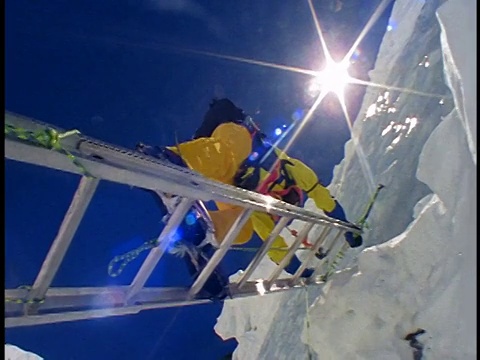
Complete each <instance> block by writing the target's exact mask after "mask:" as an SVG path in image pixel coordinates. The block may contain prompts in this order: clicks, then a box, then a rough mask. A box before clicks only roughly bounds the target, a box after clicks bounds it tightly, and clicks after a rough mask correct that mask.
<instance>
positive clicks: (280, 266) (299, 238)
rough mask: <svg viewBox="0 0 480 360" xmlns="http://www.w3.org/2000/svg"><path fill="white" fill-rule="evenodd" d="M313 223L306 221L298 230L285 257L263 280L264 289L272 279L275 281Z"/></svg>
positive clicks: (269, 284)
mask: <svg viewBox="0 0 480 360" xmlns="http://www.w3.org/2000/svg"><path fill="white" fill-rule="evenodd" d="M313 225H314V224H313V223H307V224H305V226H304V227H303V229H302V230H301V231H300V233H299V234H298V235H297V238H296V239H295V241H294V242H293V244H292V245H291V246H290V248H289V249H288V251H287V253H286V254H285V257H284V258H283V259H282V261H280V264H278V266H277V267H276V268H275V270H273V272H272V274H271V275H270V277H269V278H268V280H266V281H265V287H266V289H267V290H268V289H270V286H271V285H272V283H273V281H275V280H276V279H277V278H278V277H279V276H280V274H281V272H282V270H283V269H284V268H285V266H287V265H288V263H289V262H290V260H291V259H292V257H293V255H294V254H295V251H297V249H298V248H299V247H300V244H301V243H302V240H303V239H304V238H305V237H307V235H308V233H309V231H310V229H311V228H312V227H313Z"/></svg>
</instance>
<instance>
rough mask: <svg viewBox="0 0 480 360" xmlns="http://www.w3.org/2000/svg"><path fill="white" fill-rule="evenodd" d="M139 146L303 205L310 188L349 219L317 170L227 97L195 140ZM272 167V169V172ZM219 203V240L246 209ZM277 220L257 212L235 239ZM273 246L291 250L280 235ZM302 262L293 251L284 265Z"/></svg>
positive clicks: (264, 231) (264, 232)
mask: <svg viewBox="0 0 480 360" xmlns="http://www.w3.org/2000/svg"><path fill="white" fill-rule="evenodd" d="M141 151H142V152H144V153H146V154H149V155H153V156H157V157H160V158H163V159H167V160H169V161H172V162H175V163H177V164H179V163H182V162H183V163H184V164H185V165H187V166H188V167H189V168H191V169H193V170H195V171H197V172H199V173H200V174H202V175H204V176H206V177H208V178H211V179H214V180H217V181H220V182H223V183H226V184H230V185H236V186H240V187H243V188H246V189H248V190H254V191H258V192H260V193H262V194H265V195H270V196H272V197H274V198H277V199H279V200H283V201H286V202H289V203H291V204H294V205H298V206H302V205H303V193H306V194H307V195H308V196H309V197H311V198H312V199H313V200H314V202H315V204H316V206H317V207H318V208H319V209H322V210H323V211H324V212H325V213H326V214H327V215H329V216H331V217H334V218H337V219H339V220H343V221H346V218H345V214H344V212H343V209H342V208H341V206H340V204H338V202H337V201H336V200H335V199H333V197H332V196H331V195H330V193H329V192H328V190H327V189H326V188H325V187H324V186H323V185H321V184H320V182H319V181H318V178H317V176H316V175H315V173H314V172H313V170H311V169H310V168H309V167H308V166H306V165H305V164H303V163H302V162H301V161H299V160H296V159H293V158H290V157H289V156H288V155H286V154H285V153H284V152H282V151H281V150H279V149H277V148H272V145H271V144H269V143H268V142H267V141H266V139H265V135H264V134H263V133H261V132H260V129H259V128H258V126H257V125H256V124H255V123H254V122H253V120H252V119H251V118H250V117H248V116H246V115H245V113H244V112H243V111H242V110H241V109H239V108H238V107H236V106H235V105H234V104H233V102H231V101H230V100H229V99H220V100H214V101H213V102H212V103H211V104H210V108H209V110H208V111H207V113H206V114H205V116H204V119H203V122H202V124H201V126H200V127H199V128H198V130H197V131H196V132H195V135H194V136H193V140H192V141H188V142H184V143H181V144H177V145H176V146H172V147H166V148H155V147H148V146H144V145H142V147H141ZM266 154H268V155H266ZM270 169H273V170H274V171H272V173H271V174H270V173H269V170H270ZM216 205H217V208H218V210H217V211H210V216H211V218H212V221H213V223H214V224H215V236H216V238H217V240H218V241H219V242H221V241H222V240H223V238H224V236H225V235H226V233H227V232H228V230H229V229H230V227H231V225H232V224H233V223H234V221H235V220H236V218H237V217H238V216H239V214H240V213H241V211H242V210H243V209H242V208H241V207H238V206H234V205H230V204H225V203H221V202H217V203H216ZM275 220H276V219H274V218H272V217H271V216H270V215H269V214H266V213H263V212H258V211H257V212H254V213H253V214H252V216H251V218H250V219H249V221H247V223H246V224H245V225H244V226H243V228H242V229H241V231H240V233H239V235H238V236H237V238H236V239H235V240H234V244H244V243H246V242H248V241H249V240H250V239H251V237H252V235H253V231H255V232H256V233H257V234H258V235H259V236H260V238H261V239H262V240H265V239H266V238H267V237H268V235H269V234H270V233H271V231H272V229H273V227H274V225H275ZM345 236H346V240H347V241H348V242H349V244H350V246H352V247H357V246H360V245H361V243H362V239H361V237H360V236H354V235H353V234H352V233H350V232H348V233H346V235H345ZM272 247H273V249H271V250H270V251H269V253H268V254H269V257H270V258H271V259H272V260H273V261H274V262H275V263H277V264H278V263H279V262H280V261H281V260H282V259H283V258H284V256H285V254H286V252H287V250H286V248H287V244H286V243H285V240H284V239H283V238H282V237H281V236H278V237H277V238H276V239H275V241H274V243H273V246H272ZM299 266H300V261H299V260H298V258H297V257H296V256H294V257H293V258H292V260H291V261H290V263H289V264H288V265H287V267H286V268H285V270H286V271H287V272H289V273H294V272H295V271H296V269H297V268H298V267H299ZM312 273H313V270H312V269H305V271H304V272H303V274H301V276H302V277H309V276H310V275H311V274H312Z"/></svg>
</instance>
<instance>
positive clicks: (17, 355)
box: [5, 344, 43, 360]
mask: <svg viewBox="0 0 480 360" xmlns="http://www.w3.org/2000/svg"><path fill="white" fill-rule="evenodd" d="M42 359H43V358H42V357H40V356H38V355H37V354H34V353H32V352H28V351H25V350H22V349H20V348H19V347H18V346H15V345H10V344H5V360H42Z"/></svg>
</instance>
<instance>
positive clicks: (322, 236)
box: [290, 226, 332, 285]
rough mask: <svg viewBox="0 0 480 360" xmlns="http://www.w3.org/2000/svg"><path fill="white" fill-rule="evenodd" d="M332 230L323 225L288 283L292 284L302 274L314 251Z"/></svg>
mask: <svg viewBox="0 0 480 360" xmlns="http://www.w3.org/2000/svg"><path fill="white" fill-rule="evenodd" d="M331 231H332V228H331V227H327V226H325V227H324V228H323V230H322V232H321V233H320V235H319V236H318V238H317V239H316V240H315V242H314V244H313V247H312V248H311V249H310V251H309V252H308V254H307V256H306V258H305V259H304V260H303V261H302V264H301V265H300V266H299V267H298V269H297V271H296V272H295V274H294V275H293V276H292V278H291V279H290V284H291V285H293V284H295V283H296V282H297V281H298V279H299V278H300V275H301V274H302V272H303V270H305V269H306V268H307V266H308V264H309V263H310V262H311V261H312V259H313V257H314V256H315V253H316V252H317V251H318V249H320V246H321V245H322V243H323V242H324V241H325V239H326V238H327V237H328V235H329V234H330V232H331Z"/></svg>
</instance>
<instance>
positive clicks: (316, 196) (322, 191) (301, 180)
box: [275, 149, 336, 212]
mask: <svg viewBox="0 0 480 360" xmlns="http://www.w3.org/2000/svg"><path fill="white" fill-rule="evenodd" d="M275 151H276V153H277V155H278V156H279V157H280V158H281V159H285V160H288V161H289V162H290V163H292V164H293V165H290V164H288V163H287V164H286V165H285V167H286V168H287V170H288V171H289V173H290V175H291V176H292V178H293V180H294V181H295V183H296V184H297V186H298V187H299V188H300V189H302V190H303V191H305V192H306V193H307V195H308V197H309V198H312V199H313V201H314V202H315V205H316V206H317V207H318V208H319V209H322V210H323V211H325V212H330V211H332V210H333V209H334V208H335V205H336V204H335V199H334V198H333V197H332V196H331V195H330V192H329V191H328V189H327V188H326V187H324V186H323V185H322V184H320V182H319V181H318V177H317V175H316V174H315V172H314V171H313V170H312V169H311V168H310V167H308V166H307V165H306V164H304V163H303V162H301V161H300V160H298V159H294V158H291V157H289V156H288V155H287V154H286V153H284V152H282V151H281V150H279V149H275Z"/></svg>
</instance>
